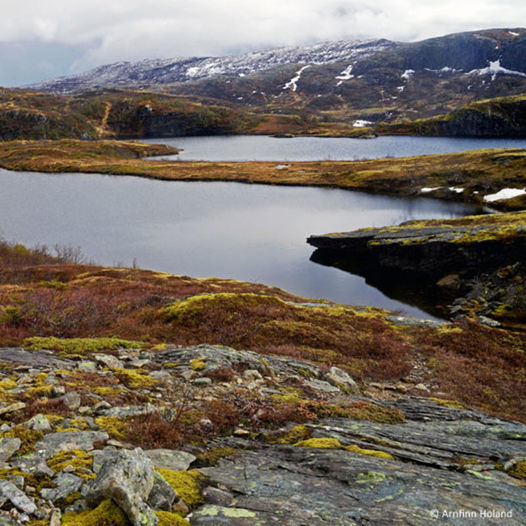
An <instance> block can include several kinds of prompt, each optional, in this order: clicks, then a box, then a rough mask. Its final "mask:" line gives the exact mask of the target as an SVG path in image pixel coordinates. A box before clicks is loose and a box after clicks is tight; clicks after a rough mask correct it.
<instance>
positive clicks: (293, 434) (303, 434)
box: [269, 425, 312, 444]
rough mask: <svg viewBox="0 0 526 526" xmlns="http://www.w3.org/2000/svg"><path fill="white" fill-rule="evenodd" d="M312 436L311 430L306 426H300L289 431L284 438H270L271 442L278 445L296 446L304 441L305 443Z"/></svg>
mask: <svg viewBox="0 0 526 526" xmlns="http://www.w3.org/2000/svg"><path fill="white" fill-rule="evenodd" d="M311 434H312V429H311V428H309V427H307V426H304V425H299V426H295V427H293V428H292V429H289V430H288V431H287V432H286V433H285V434H283V435H282V436H279V435H278V438H275V437H273V436H270V437H269V442H273V443H276V444H295V443H297V442H300V441H302V440H303V441H305V440H306V439H307V438H309V437H310V435H311Z"/></svg>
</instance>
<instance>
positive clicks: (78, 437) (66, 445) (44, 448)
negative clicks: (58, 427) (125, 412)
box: [35, 431, 109, 459]
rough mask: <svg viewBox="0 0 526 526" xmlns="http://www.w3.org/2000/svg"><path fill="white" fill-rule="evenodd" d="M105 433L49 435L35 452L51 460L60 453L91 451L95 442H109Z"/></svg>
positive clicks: (75, 432) (85, 432)
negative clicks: (76, 450) (74, 450)
mask: <svg viewBox="0 0 526 526" xmlns="http://www.w3.org/2000/svg"><path fill="white" fill-rule="evenodd" d="M108 438H109V436H108V433H106V432H104V431H71V432H68V433H49V434H48V435H46V436H45V437H44V438H43V439H42V440H39V441H38V442H37V443H36V444H35V451H37V452H38V454H39V455H41V456H42V457H43V458H45V459H47V458H51V457H52V456H53V455H55V454H56V453H59V452H60V451H71V450H72V449H81V450H82V451H91V450H92V449H93V447H94V446H93V444H94V442H100V441H104V440H108Z"/></svg>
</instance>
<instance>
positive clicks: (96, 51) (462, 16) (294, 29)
mask: <svg viewBox="0 0 526 526" xmlns="http://www.w3.org/2000/svg"><path fill="white" fill-rule="evenodd" d="M525 25H526V2H525V1H524V0H258V1H255V2H254V1H250V0H89V1H86V0H82V1H79V0H2V17H1V18H0V57H1V59H0V85H3V86H15V85H21V84H25V83H29V82H36V81H38V80H44V79H48V78H52V77H55V76H58V75H68V74H71V73H77V72H81V71H85V70H87V69H90V68H92V67H94V66H97V65H101V64H107V63H110V62H117V61H120V60H140V59H143V58H169V57H178V56H207V55H216V56H217V55H230V54H240V53H243V52H246V51H252V50H256V49H264V48H269V47H277V46H286V45H304V44H310V43H315V42H319V41H323V40H341V39H367V38H380V37H383V38H389V39H392V40H402V41H414V40H420V39H423V38H428V37H432V36H439V35H444V34H447V33H454V32H457V31H469V30H475V29H482V28H490V27H511V28H513V27H519V26H525Z"/></svg>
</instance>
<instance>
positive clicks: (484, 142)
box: [143, 135, 526, 162]
mask: <svg viewBox="0 0 526 526" xmlns="http://www.w3.org/2000/svg"><path fill="white" fill-rule="evenodd" d="M143 142H149V143H163V144H168V145H170V146H175V147H177V148H180V149H182V151H181V152H180V154H179V155H173V156H163V157H161V159H172V160H181V161H278V162H293V161H324V160H339V161H354V160H359V159H377V158H381V157H407V156H411V155H427V154H435V153H453V152H462V151H466V150H476V149H482V148H526V139H470V138H460V139H459V138H453V137H403V136H384V137H377V138H376V139H347V138H339V137H338V138H321V137H295V138H293V139H278V138H276V137H268V136H264V135H233V136H211V137H176V138H173V139H166V138H159V139H146V140H143ZM157 159H159V158H157Z"/></svg>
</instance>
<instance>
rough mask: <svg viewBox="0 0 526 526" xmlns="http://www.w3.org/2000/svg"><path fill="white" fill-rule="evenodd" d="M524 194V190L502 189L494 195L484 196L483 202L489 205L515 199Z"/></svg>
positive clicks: (525, 191)
mask: <svg viewBox="0 0 526 526" xmlns="http://www.w3.org/2000/svg"><path fill="white" fill-rule="evenodd" d="M524 194H526V188H522V189H520V188H503V189H502V190H500V191H499V192H497V193H496V194H490V195H486V196H484V201H486V202H488V203H491V202H493V201H499V200H501V199H511V198H513V197H517V196H518V195H524Z"/></svg>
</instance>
